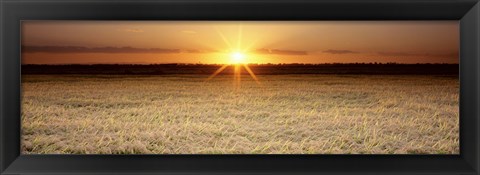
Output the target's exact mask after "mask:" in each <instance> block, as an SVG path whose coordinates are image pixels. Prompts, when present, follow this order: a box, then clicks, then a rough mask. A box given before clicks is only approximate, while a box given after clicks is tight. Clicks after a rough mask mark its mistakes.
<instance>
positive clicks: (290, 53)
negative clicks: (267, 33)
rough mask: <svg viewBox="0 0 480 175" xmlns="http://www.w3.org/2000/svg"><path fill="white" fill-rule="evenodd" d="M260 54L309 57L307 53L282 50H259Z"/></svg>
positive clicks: (257, 51)
mask: <svg viewBox="0 0 480 175" xmlns="http://www.w3.org/2000/svg"><path fill="white" fill-rule="evenodd" d="M255 52H256V53H258V54H274V55H308V53H307V51H300V50H281V49H258V50H256V51H255Z"/></svg>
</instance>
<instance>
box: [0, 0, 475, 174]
mask: <svg viewBox="0 0 480 175" xmlns="http://www.w3.org/2000/svg"><path fill="white" fill-rule="evenodd" d="M0 15H1V16H0V20H1V23H0V25H1V26H0V30H1V32H0V38H1V43H0V45H1V47H0V56H1V59H0V99H1V100H0V174H109V173H111V174H464V175H470V174H471V175H478V174H480V173H479V172H480V163H479V158H480V151H479V145H480V143H479V137H480V133H479V131H480V130H479V128H480V127H479V126H480V120H479V118H480V115H479V114H480V108H479V107H480V105H479V100H480V93H479V92H480V81H479V80H480V77H479V76H480V53H479V49H480V3H479V1H478V0H139V1H134V0H110V1H109V0H0ZM22 20H459V21H460V43H461V44H460V45H461V46H460V155H21V154H20V92H21V90H20V48H21V47H20V37H21V35H20V23H21V21H22Z"/></svg>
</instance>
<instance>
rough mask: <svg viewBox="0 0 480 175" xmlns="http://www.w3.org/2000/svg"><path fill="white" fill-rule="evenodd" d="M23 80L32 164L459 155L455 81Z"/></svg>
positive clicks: (26, 146) (25, 137) (25, 149)
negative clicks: (180, 157)
mask: <svg viewBox="0 0 480 175" xmlns="http://www.w3.org/2000/svg"><path fill="white" fill-rule="evenodd" d="M207 77H208V75H156V76H154V75H150V76H138V75H137V76H135V75H23V76H22V148H21V150H22V153H24V154H458V153H459V105H458V104H459V80H458V77H449V76H433V75H432V76H422V75H313V74H310V75H259V76H258V78H259V80H260V82H261V85H257V84H256V83H255V81H253V80H252V79H251V78H250V77H248V76H247V75H245V76H243V77H242V80H241V86H240V87H235V86H234V85H233V84H234V83H233V78H232V76H231V75H219V76H217V77H215V78H214V79H212V80H210V81H207V82H205V79H206V78H207Z"/></svg>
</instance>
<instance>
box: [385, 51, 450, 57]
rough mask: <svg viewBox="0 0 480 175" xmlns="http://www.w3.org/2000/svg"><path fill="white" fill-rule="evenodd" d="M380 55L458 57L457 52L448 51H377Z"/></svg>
mask: <svg viewBox="0 0 480 175" xmlns="http://www.w3.org/2000/svg"><path fill="white" fill-rule="evenodd" d="M377 54H378V55H382V56H398V57H442V58H446V57H458V56H459V55H458V52H450V53H433V54H432V53H411V52H377Z"/></svg>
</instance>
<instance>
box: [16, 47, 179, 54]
mask: <svg viewBox="0 0 480 175" xmlns="http://www.w3.org/2000/svg"><path fill="white" fill-rule="evenodd" d="M22 52H24V53H40V52H44V53H180V49H163V48H135V47H81V46H22Z"/></svg>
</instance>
